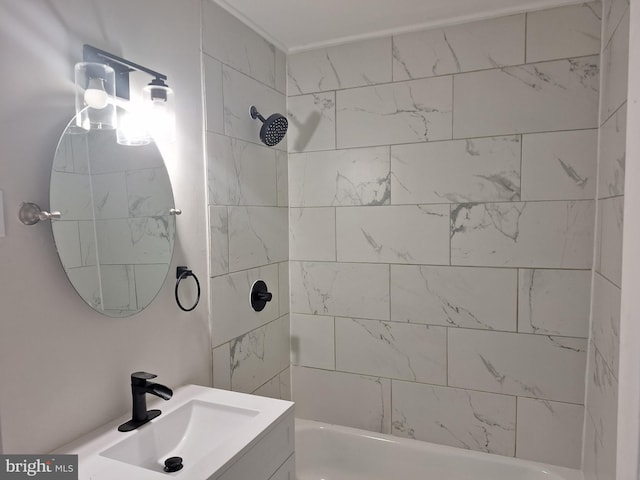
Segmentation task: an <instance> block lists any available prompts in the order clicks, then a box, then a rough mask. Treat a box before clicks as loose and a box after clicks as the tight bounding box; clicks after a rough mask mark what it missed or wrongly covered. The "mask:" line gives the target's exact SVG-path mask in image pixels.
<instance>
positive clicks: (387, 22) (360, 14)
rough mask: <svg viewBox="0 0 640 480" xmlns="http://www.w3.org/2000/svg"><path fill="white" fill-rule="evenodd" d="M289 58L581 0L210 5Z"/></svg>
mask: <svg viewBox="0 0 640 480" xmlns="http://www.w3.org/2000/svg"><path fill="white" fill-rule="evenodd" d="M214 1H215V2H216V3H218V4H219V5H220V6H222V7H223V8H225V9H226V10H228V11H229V12H230V13H232V14H233V15H235V16H236V17H237V18H239V19H240V20H241V21H243V22H244V23H246V24H247V25H249V26H250V27H251V28H253V29H254V30H255V31H257V32H258V33H260V34H261V35H263V36H264V37H265V38H266V39H267V40H269V41H270V42H272V43H273V44H274V45H276V46H277V47H279V48H280V49H282V50H284V51H285V52H287V53H295V52H299V51H303V50H311V49H314V48H320V47H327V46H331V45H338V44H341V43H348V42H352V41H356V40H363V39H366V38H375V37H382V36H388V35H393V34H398V33H404V32H410V31H415V30H420V29H424V28H429V27H435V26H442V25H452V24H456V23H462V22H468V21H473V20H479V19H483V18H490V17H497V16H500V15H509V14H512V13H520V12H524V11H529V10H539V9H542V8H548V7H553V6H558V5H567V4H572V3H581V1H580V0H578V1H576V0H214Z"/></svg>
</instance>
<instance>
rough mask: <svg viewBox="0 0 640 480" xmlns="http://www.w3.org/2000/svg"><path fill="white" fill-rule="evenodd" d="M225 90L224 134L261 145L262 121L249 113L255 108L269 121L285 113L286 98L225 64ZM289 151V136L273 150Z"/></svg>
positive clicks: (223, 75) (223, 83)
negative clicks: (269, 118)
mask: <svg viewBox="0 0 640 480" xmlns="http://www.w3.org/2000/svg"><path fill="white" fill-rule="evenodd" d="M222 88H223V89H224V133H225V135H228V136H230V137H235V138H240V139H242V140H246V141H248V142H252V143H257V144H259V145H262V142H261V141H260V128H261V127H262V122H261V121H260V120H254V119H253V118H251V115H250V114H249V110H250V109H251V107H252V106H255V107H256V108H257V109H258V111H259V112H260V113H261V114H262V115H263V116H264V117H265V118H267V117H268V116H269V115H271V114H273V113H281V114H282V115H285V114H286V111H287V109H286V100H285V96H284V95H283V94H282V93H280V92H278V91H277V90H274V89H272V88H269V87H267V86H266V85H264V84H262V83H260V82H258V81H256V80H254V79H253V78H251V77H248V76H247V75H244V74H242V73H240V72H238V71H237V70H234V69H233V68H229V67H227V66H226V65H223V66H222ZM274 148H275V149H277V150H283V151H286V150H287V137H285V138H284V139H283V140H282V141H281V142H280V143H278V145H276V146H275V147H274Z"/></svg>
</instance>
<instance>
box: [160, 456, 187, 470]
mask: <svg viewBox="0 0 640 480" xmlns="http://www.w3.org/2000/svg"><path fill="white" fill-rule="evenodd" d="M182 467H184V465H182V457H169V458H167V459H166V460H165V461H164V471H165V472H169V473H171V472H177V471H178V470H182Z"/></svg>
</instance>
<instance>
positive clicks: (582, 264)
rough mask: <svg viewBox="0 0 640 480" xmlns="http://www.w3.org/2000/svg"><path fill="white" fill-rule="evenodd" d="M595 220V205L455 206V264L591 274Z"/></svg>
mask: <svg viewBox="0 0 640 480" xmlns="http://www.w3.org/2000/svg"><path fill="white" fill-rule="evenodd" d="M593 219H594V202H593V201H575V202H529V203H487V204H461V205H457V206H452V211H451V263H452V264H454V265H478V266H480V265H482V266H520V267H540V268H583V269H588V268H590V267H591V263H592V248H593V221H594V220H593Z"/></svg>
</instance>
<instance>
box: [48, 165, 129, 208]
mask: <svg viewBox="0 0 640 480" xmlns="http://www.w3.org/2000/svg"><path fill="white" fill-rule="evenodd" d="M51 184H52V185H56V186H57V188H52V189H51V192H50V196H49V205H50V207H51V211H58V212H60V218H61V219H63V220H93V199H92V197H91V181H90V177H89V175H84V174H75V173H64V172H55V171H54V172H51ZM125 198H126V197H125ZM125 216H128V214H127V215H125Z"/></svg>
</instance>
